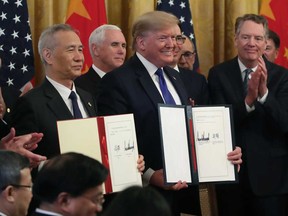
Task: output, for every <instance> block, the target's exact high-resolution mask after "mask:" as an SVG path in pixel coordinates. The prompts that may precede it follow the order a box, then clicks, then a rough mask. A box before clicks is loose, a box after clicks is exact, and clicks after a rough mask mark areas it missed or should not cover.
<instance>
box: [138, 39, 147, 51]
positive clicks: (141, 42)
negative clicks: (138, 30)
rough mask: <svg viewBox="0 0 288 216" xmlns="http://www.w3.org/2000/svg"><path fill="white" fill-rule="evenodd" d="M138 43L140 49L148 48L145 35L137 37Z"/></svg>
mask: <svg viewBox="0 0 288 216" xmlns="http://www.w3.org/2000/svg"><path fill="white" fill-rule="evenodd" d="M135 42H136V44H137V46H138V48H139V49H140V50H145V49H146V43H147V42H146V40H145V38H144V37H142V36H138V37H137V38H136V41H135Z"/></svg>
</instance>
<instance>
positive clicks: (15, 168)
mask: <svg viewBox="0 0 288 216" xmlns="http://www.w3.org/2000/svg"><path fill="white" fill-rule="evenodd" d="M29 165H30V163H29V160H28V159H27V158H26V157H24V156H22V155H20V154H18V153H16V152H12V151H4V150H0V190H1V194H0V215H2V214H4V215H7V216H23V215H26V214H27V211H28V206H29V203H30V201H31V198H32V192H31V187H32V180H31V175H30V168H29ZM1 213H2V214H1Z"/></svg>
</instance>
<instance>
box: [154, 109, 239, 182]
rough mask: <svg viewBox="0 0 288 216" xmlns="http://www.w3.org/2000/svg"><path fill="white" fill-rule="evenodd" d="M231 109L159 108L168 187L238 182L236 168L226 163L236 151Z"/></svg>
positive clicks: (228, 162)
mask: <svg viewBox="0 0 288 216" xmlns="http://www.w3.org/2000/svg"><path fill="white" fill-rule="evenodd" d="M230 109H231V108H230V107H229V106H207V107H190V106H177V105H176V106H175V105H159V117H160V131H161V138H162V150H163V159H164V160H163V161H164V174H165V181H166V183H167V184H174V183H176V182H177V181H179V180H181V181H186V182H187V183H191V184H198V183H204V182H237V181H238V176H237V171H236V166H235V165H233V164H231V162H230V161H228V159H227V154H228V153H229V152H231V151H232V150H233V149H234V147H235V146H234V138H233V135H234V133H233V128H232V124H231V121H232V119H231V111H230Z"/></svg>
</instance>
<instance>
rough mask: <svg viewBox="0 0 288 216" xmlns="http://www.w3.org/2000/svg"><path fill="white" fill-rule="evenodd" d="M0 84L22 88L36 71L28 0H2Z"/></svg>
mask: <svg viewBox="0 0 288 216" xmlns="http://www.w3.org/2000/svg"><path fill="white" fill-rule="evenodd" d="M0 58H1V60H2V67H1V69H0V86H13V87H15V88H18V89H20V88H21V87H22V86H23V85H24V84H25V83H27V82H28V81H30V80H31V78H32V77H33V75H34V56H33V48H32V37H31V32H30V26H29V19H28V8H27V2H26V0H0Z"/></svg>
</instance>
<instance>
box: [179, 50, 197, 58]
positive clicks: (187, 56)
mask: <svg viewBox="0 0 288 216" xmlns="http://www.w3.org/2000/svg"><path fill="white" fill-rule="evenodd" d="M195 54H196V50H194V51H193V52H190V51H186V52H184V53H183V54H181V57H182V56H183V57H184V58H191V57H192V56H193V55H195Z"/></svg>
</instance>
